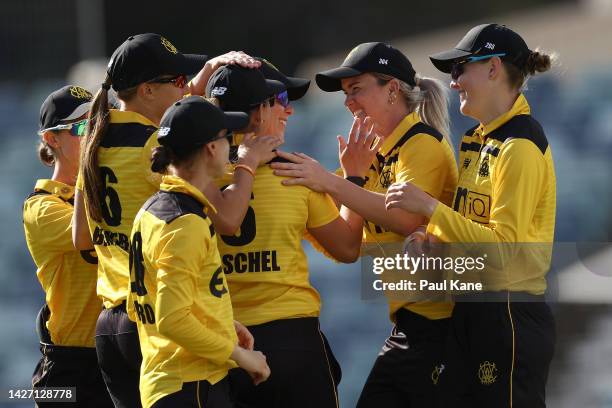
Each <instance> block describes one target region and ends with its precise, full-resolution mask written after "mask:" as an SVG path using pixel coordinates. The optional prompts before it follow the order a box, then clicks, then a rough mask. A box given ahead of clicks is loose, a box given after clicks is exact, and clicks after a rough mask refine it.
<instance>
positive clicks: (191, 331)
mask: <svg viewBox="0 0 612 408" xmlns="http://www.w3.org/2000/svg"><path fill="white" fill-rule="evenodd" d="M210 211H212V212H215V211H216V210H215V209H214V207H213V206H212V205H211V204H209V202H208V200H207V199H206V197H205V196H204V195H203V194H202V193H201V192H200V191H199V190H197V189H196V188H195V187H194V186H192V185H191V184H189V183H188V182H186V181H185V180H183V179H181V178H179V177H175V176H164V177H163V181H162V184H161V186H160V191H159V192H158V193H156V194H155V195H154V196H153V197H151V198H150V199H149V200H147V202H146V203H145V204H144V206H143V207H142V209H141V210H140V211H139V213H138V215H137V216H136V219H135V221H134V228H133V230H132V238H131V239H132V245H131V254H130V278H131V283H130V293H129V295H128V301H127V312H128V316H129V318H130V319H132V320H134V321H136V324H137V327H138V337H139V339H140V349H141V351H142V365H141V370H140V395H141V399H142V404H143V406H144V407H150V406H151V405H153V404H154V403H155V401H157V400H159V399H160V398H162V397H164V396H166V395H169V394H172V393H174V392H177V391H179V390H181V388H182V386H183V383H185V382H191V381H200V380H206V381H208V382H210V383H211V384H215V383H217V382H218V381H220V380H221V379H223V378H224V377H225V376H226V375H227V372H228V370H229V369H230V368H233V367H236V364H235V363H234V362H233V361H232V360H230V359H229V358H230V355H231V353H232V352H233V350H234V347H235V345H236V344H237V342H238V339H237V336H236V331H235V328H234V320H233V314H232V304H231V299H230V294H229V291H228V287H227V283H226V280H225V275H224V273H223V268H222V266H221V258H220V256H219V250H218V249H217V234H216V233H215V229H214V227H213V225H212V223H211V220H210V218H209V217H208V215H207V212H210Z"/></svg>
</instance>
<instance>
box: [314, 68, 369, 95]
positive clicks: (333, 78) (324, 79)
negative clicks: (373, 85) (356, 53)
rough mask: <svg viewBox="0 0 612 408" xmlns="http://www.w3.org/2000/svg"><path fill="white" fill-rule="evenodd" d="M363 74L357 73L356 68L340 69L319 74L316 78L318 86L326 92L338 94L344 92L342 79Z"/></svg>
mask: <svg viewBox="0 0 612 408" xmlns="http://www.w3.org/2000/svg"><path fill="white" fill-rule="evenodd" d="M361 74H363V72H361V71H357V70H356V69H354V68H349V67H338V68H334V69H329V70H327V71H323V72H319V73H318V74H317V75H316V76H315V81H316V82H317V86H318V87H319V88H321V90H322V91H325V92H337V91H341V90H342V81H341V79H344V78H350V77H354V76H357V75H361Z"/></svg>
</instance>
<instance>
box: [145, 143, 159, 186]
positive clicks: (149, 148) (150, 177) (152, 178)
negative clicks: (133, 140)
mask: <svg viewBox="0 0 612 408" xmlns="http://www.w3.org/2000/svg"><path fill="white" fill-rule="evenodd" d="M157 146H159V142H158V141H157V131H155V132H153V134H152V135H151V136H149V138H148V139H147V142H146V143H145V145H144V148H143V149H142V166H143V171H144V176H145V179H146V180H147V182H148V183H149V184H151V185H152V186H153V187H155V188H159V185H160V184H161V179H162V175H161V174H159V173H154V172H153V171H152V170H151V154H152V153H153V149H155V148H156V147H157Z"/></svg>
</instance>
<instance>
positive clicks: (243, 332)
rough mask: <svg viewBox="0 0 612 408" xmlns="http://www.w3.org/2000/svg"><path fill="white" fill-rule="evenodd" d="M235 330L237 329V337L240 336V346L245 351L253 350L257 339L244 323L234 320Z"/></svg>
mask: <svg viewBox="0 0 612 408" xmlns="http://www.w3.org/2000/svg"><path fill="white" fill-rule="evenodd" d="M234 328H235V329H236V335H237V336H238V345H239V346H240V347H242V348H243V349H247V350H253V346H255V338H254V337H253V335H252V334H251V332H250V331H249V329H247V328H246V327H245V326H244V325H243V324H242V323H240V322H239V321H237V320H234Z"/></svg>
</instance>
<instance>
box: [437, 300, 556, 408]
mask: <svg viewBox="0 0 612 408" xmlns="http://www.w3.org/2000/svg"><path fill="white" fill-rule="evenodd" d="M483 295H484V296H486V295H487V294H483ZM498 296H499V298H498V299H488V300H489V301H488V302H483V301H482V296H480V295H479V296H474V295H472V296H463V297H460V298H458V299H457V302H456V304H455V308H454V311H453V316H452V319H451V327H450V330H449V338H448V343H447V351H446V354H447V358H446V369H445V370H444V372H443V374H442V376H441V385H442V388H443V390H444V398H445V402H444V404H443V406H444V407H453V408H456V407H457V408H459V407H470V408H479V407H483V408H489V407H496V408H504V407H513V408H540V407H545V406H546V403H545V387H546V381H547V379H548V368H549V366H550V362H551V360H552V357H553V353H554V345H555V325H554V319H553V316H552V313H551V311H550V308H549V307H548V305H547V304H546V303H545V302H544V298H543V296H532V295H528V294H525V293H517V292H511V294H510V300H508V292H503V293H499V294H498ZM504 298H505V299H506V301H499V300H502V299H504ZM512 298H517V299H518V298H521V299H520V301H512V300H511V299H512ZM525 300H528V301H525Z"/></svg>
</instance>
